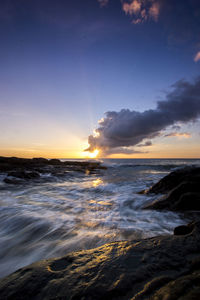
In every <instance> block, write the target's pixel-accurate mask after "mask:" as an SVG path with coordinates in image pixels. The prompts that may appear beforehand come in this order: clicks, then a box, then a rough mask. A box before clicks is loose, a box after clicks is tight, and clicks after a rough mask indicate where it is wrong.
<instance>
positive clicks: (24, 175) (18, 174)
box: [8, 171, 40, 179]
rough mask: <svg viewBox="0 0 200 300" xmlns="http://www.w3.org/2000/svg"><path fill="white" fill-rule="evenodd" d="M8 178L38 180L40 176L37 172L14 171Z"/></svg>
mask: <svg viewBox="0 0 200 300" xmlns="http://www.w3.org/2000/svg"><path fill="white" fill-rule="evenodd" d="M8 176H12V177H17V178H21V179H36V178H39V177H40V174H39V173H37V172H25V171H12V172H9V173H8Z"/></svg>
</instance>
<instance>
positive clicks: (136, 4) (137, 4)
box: [122, 0, 142, 15]
mask: <svg viewBox="0 0 200 300" xmlns="http://www.w3.org/2000/svg"><path fill="white" fill-rule="evenodd" d="M122 7H123V11H124V12H125V13H126V14H129V15H133V14H138V13H139V12H140V11H141V7H142V3H141V1H139V0H133V1H132V2H131V3H126V2H125V3H123V5H122Z"/></svg>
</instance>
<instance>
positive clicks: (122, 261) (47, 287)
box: [0, 223, 200, 300]
mask: <svg viewBox="0 0 200 300" xmlns="http://www.w3.org/2000/svg"><path fill="white" fill-rule="evenodd" d="M193 226H194V227H193V230H192V231H191V232H190V233H188V234H186V235H172V236H170V235H167V236H160V237H154V238H149V239H145V240H141V241H135V242H134V241H132V242H130V241H129V242H127V241H123V242H113V243H110V244H106V245H104V246H101V247H99V248H96V249H91V250H84V251H79V252H73V253H70V254H67V255H66V256H64V257H61V258H56V259H48V260H44V261H40V262H37V263H34V264H32V265H30V266H28V267H25V268H22V269H20V270H18V271H17V272H15V273H13V274H11V275H9V276H7V277H6V278H4V279H2V280H1V281H0V299H2V300H4V299H7V300H8V299H10V300H11V299H15V300H18V299H30V300H31V299H37V300H45V299H63V300H64V299H87V300H93V299H95V300H99V299H109V300H117V299H124V300H125V299H126V300H147V299H155V300H156V299H170V300H172V299H187V300H189V299H200V288H199V287H200V263H199V262H200V254H199V253H200V223H195V224H193Z"/></svg>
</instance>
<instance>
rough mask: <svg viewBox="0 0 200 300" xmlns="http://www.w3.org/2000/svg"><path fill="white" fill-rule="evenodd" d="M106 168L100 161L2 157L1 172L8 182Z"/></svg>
mask: <svg viewBox="0 0 200 300" xmlns="http://www.w3.org/2000/svg"><path fill="white" fill-rule="evenodd" d="M102 169H106V167H105V166H102V165H101V164H100V162H91V161H80V162H79V161H61V160H59V159H49V160H48V159H45V158H33V159H26V158H17V157H0V173H3V174H5V173H6V174H7V175H6V177H5V179H4V182H5V183H8V184H18V183H24V182H26V181H30V180H34V179H39V178H40V174H45V173H46V174H52V175H53V176H65V175H66V173H68V174H69V172H72V171H73V172H74V171H77V172H82V173H86V174H90V173H94V172H96V171H98V170H102Z"/></svg>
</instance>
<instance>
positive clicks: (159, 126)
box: [87, 77, 200, 154]
mask: <svg viewBox="0 0 200 300" xmlns="http://www.w3.org/2000/svg"><path fill="white" fill-rule="evenodd" d="M198 117H200V77H198V78H197V79H196V80H195V81H194V82H192V83H190V82H187V81H184V80H181V81H178V82H177V83H175V84H174V85H173V86H172V90H171V91H170V92H168V93H167V94H166V97H165V100H163V101H159V102H157V107H156V109H149V110H146V111H144V112H138V111H130V110H129V109H122V110H121V111H119V112H115V111H108V112H106V113H105V117H104V118H103V119H101V120H100V121H99V127H98V128H97V129H96V130H95V132H96V134H95V135H90V136H89V137H88V143H89V147H88V149H87V151H93V150H94V149H96V148H98V149H101V151H102V152H103V153H104V154H106V153H110V151H112V153H116V152H115V150H117V149H118V148H119V147H126V148H129V147H133V146H137V145H141V143H143V142H144V141H145V140H148V141H150V140H151V139H153V138H155V137H158V136H161V135H162V131H163V130H165V129H166V128H168V127H169V126H174V125H176V123H179V122H181V123H187V122H190V121H195V120H197V119H198ZM117 151H118V150H117Z"/></svg>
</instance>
